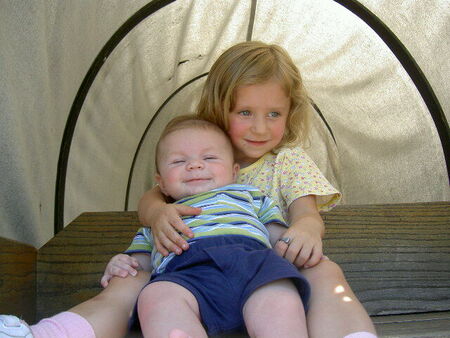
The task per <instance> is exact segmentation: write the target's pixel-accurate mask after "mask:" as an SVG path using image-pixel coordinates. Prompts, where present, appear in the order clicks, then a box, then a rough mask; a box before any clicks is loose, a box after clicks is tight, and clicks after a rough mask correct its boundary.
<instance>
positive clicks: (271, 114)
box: [269, 111, 280, 117]
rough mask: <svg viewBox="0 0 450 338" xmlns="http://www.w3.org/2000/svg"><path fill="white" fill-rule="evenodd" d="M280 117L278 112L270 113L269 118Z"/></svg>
mask: <svg viewBox="0 0 450 338" xmlns="http://www.w3.org/2000/svg"><path fill="white" fill-rule="evenodd" d="M278 116H280V113H278V112H276V111H272V112H270V113H269V117H278Z"/></svg>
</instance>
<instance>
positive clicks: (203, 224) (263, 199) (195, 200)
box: [125, 184, 287, 273]
mask: <svg viewBox="0 0 450 338" xmlns="http://www.w3.org/2000/svg"><path fill="white" fill-rule="evenodd" d="M175 203H177V204H184V205H189V206H192V207H198V208H201V209H202V213H201V214H200V215H197V216H184V217H183V221H184V222H185V223H186V225H187V226H189V227H190V228H191V229H192V232H193V233H194V238H193V239H189V240H188V242H189V243H190V244H193V243H195V241H196V240H198V239H199V238H202V237H207V236H218V235H244V236H248V237H251V238H255V239H257V240H259V241H260V242H262V243H264V244H265V245H266V246H267V247H269V248H270V247H271V246H270V242H269V232H268V231H267V229H266V227H265V224H268V223H280V224H283V225H285V226H287V225H286V223H285V221H284V220H283V216H282V215H281V212H280V209H279V208H278V206H277V205H276V204H275V203H274V202H273V201H272V200H271V199H270V198H269V197H267V196H265V195H264V194H262V193H261V192H260V191H259V190H258V188H256V187H253V186H250V185H243V184H230V185H227V186H224V187H220V188H217V189H213V190H210V191H207V192H204V193H200V194H196V195H193V196H188V197H185V198H182V199H180V200H179V201H177V202H175ZM185 239H187V238H185ZM125 253H128V254H131V253H148V254H151V257H152V265H153V269H154V271H155V272H158V273H160V272H163V271H164V269H165V267H166V266H167V264H168V262H169V261H170V260H171V259H172V258H173V257H174V255H175V254H173V253H171V254H169V256H167V257H164V256H162V255H161V254H160V253H159V252H158V251H157V250H156V247H155V245H154V241H153V236H152V233H151V229H150V228H140V229H139V230H138V232H137V234H136V236H135V237H134V239H133V241H132V243H131V245H130V247H129V248H128V249H127V250H126V251H125Z"/></svg>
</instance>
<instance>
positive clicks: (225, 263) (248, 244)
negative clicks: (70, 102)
mask: <svg viewBox="0 0 450 338" xmlns="http://www.w3.org/2000/svg"><path fill="white" fill-rule="evenodd" d="M284 278H290V279H291V280H292V281H293V283H294V285H295V286H296V287H297V289H298V292H299V294H300V297H301V299H302V302H303V304H304V305H305V309H306V304H307V303H308V299H309V296H310V287H309V284H308V282H307V280H306V278H305V277H303V276H302V275H301V274H300V273H299V271H298V270H297V268H296V267H295V266H294V265H293V264H291V263H289V262H288V261H287V260H286V259H284V258H282V257H280V256H278V255H277V254H276V253H275V252H274V251H273V250H272V249H269V248H267V247H266V246H265V245H264V244H262V243H261V242H259V241H257V240H255V239H252V238H249V237H246V236H240V235H226V236H213V237H211V238H202V239H201V240H197V241H194V243H192V244H191V245H190V248H189V250H187V251H185V252H184V253H183V254H182V255H180V256H176V257H175V258H173V259H172V260H171V261H170V262H169V264H168V265H167V267H166V270H165V271H164V272H163V273H161V274H156V275H154V276H152V278H151V280H150V282H149V283H154V282H159V281H170V282H173V283H176V284H179V285H181V286H183V287H184V288H186V289H187V290H189V291H190V292H191V293H192V294H193V295H194V296H195V298H196V299H197V302H198V305H199V309H200V316H201V318H202V322H203V325H204V326H205V327H206V330H207V332H208V334H209V335H215V334H218V333H226V332H233V331H245V324H244V319H243V315H242V310H243V307H244V304H245V302H246V301H247V299H248V298H249V296H250V295H251V294H252V293H253V292H254V291H255V290H256V289H257V288H258V287H260V286H263V285H265V284H267V283H270V282H273V281H276V280H279V279H284Z"/></svg>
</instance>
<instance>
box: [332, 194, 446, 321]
mask: <svg viewBox="0 0 450 338" xmlns="http://www.w3.org/2000/svg"><path fill="white" fill-rule="evenodd" d="M323 217H324V220H325V223H326V229H327V232H326V236H325V240H324V247H325V253H326V254H327V255H328V256H329V257H330V258H331V259H332V260H334V261H336V262H337V263H339V264H340V266H341V267H342V268H343V270H344V271H345V274H346V277H347V279H348V281H349V283H350V285H351V286H352V288H353V289H354V291H355V293H356V295H357V297H358V299H360V300H361V301H362V303H363V304H364V306H365V307H366V309H367V310H368V312H369V313H370V314H371V315H386V314H399V313H408V312H431V311H446V310H450V203H449V202H437V203H420V204H419V203H418V204H402V205H358V206H341V207H338V208H336V209H335V210H333V211H332V212H329V213H325V214H323Z"/></svg>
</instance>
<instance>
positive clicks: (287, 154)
mask: <svg viewBox="0 0 450 338" xmlns="http://www.w3.org/2000/svg"><path fill="white" fill-rule="evenodd" d="M273 160H275V161H276V162H278V163H280V162H286V161H287V162H302V161H307V162H309V161H311V159H310V157H309V156H308V154H307V153H306V152H305V151H304V150H303V148H302V147H301V146H295V147H289V148H288V147H285V148H281V149H280V150H279V151H278V152H277V153H275V154H273Z"/></svg>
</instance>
